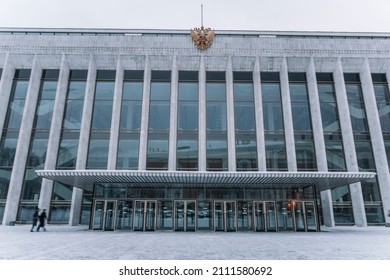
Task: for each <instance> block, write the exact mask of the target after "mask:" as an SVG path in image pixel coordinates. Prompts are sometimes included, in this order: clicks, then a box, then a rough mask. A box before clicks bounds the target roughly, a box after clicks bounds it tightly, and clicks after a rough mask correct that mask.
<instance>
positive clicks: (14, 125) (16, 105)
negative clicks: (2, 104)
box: [4, 99, 25, 129]
mask: <svg viewBox="0 0 390 280" xmlns="http://www.w3.org/2000/svg"><path fill="white" fill-rule="evenodd" d="M24 104H25V99H20V100H13V101H10V107H9V108H8V116H7V121H6V125H5V126H4V128H8V129H19V128H20V124H21V123H22V117H23V109H24Z"/></svg>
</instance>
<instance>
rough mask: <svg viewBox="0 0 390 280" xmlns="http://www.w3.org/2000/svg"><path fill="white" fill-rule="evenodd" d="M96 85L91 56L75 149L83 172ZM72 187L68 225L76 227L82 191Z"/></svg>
mask: <svg viewBox="0 0 390 280" xmlns="http://www.w3.org/2000/svg"><path fill="white" fill-rule="evenodd" d="M95 84H96V65H95V61H94V58H93V56H92V55H91V56H90V59H89V66H88V76H87V85H86V88H85V97H84V107H83V117H82V121H81V129H80V139H79V147H78V149H77V160H76V169H77V170H80V169H81V170H83V169H85V168H86V166H87V157H88V147H89V136H90V131H91V121H92V112H93V102H94V95H95ZM77 187H78V186H74V188H73V193H72V206H71V208H70V218H69V225H72V226H76V225H78V224H79V223H80V216H81V211H82V205H83V190H82V189H80V188H77Z"/></svg>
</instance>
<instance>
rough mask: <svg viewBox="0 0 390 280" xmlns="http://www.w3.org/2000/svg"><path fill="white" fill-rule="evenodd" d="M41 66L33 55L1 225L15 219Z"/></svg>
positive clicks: (32, 123) (35, 105) (35, 106)
mask: <svg viewBox="0 0 390 280" xmlns="http://www.w3.org/2000/svg"><path fill="white" fill-rule="evenodd" d="M41 75H42V67H41V65H40V63H39V61H38V58H37V57H36V56H35V57H34V60H33V65H32V69H31V76H30V81H29V84H28V89H27V98H26V103H25V104H24V109H23V121H22V123H21V126H20V132H19V138H18V144H17V146H16V153H15V160H14V164H13V168H12V173H11V179H10V184H9V189H8V196H7V203H6V205H5V210H4V216H3V225H9V224H10V222H13V221H15V220H16V215H17V213H18V206H19V201H20V195H21V192H22V187H23V181H24V176H23V175H22V176H21V173H23V172H24V170H25V168H26V161H27V156H28V151H29V146H30V145H29V144H30V141H31V132H32V128H33V125H34V117H35V110H36V108H37V101H38V94H39V86H40V78H41Z"/></svg>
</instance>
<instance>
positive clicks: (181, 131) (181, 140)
mask: <svg viewBox="0 0 390 280" xmlns="http://www.w3.org/2000/svg"><path fill="white" fill-rule="evenodd" d="M198 76H199V75H198V72H197V71H179V92H178V111H177V151H176V155H177V157H176V158H177V163H176V169H177V170H194V171H195V170H198V130H199V125H198V119H199V117H198V116H199V84H198Z"/></svg>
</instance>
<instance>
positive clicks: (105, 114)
mask: <svg viewBox="0 0 390 280" xmlns="http://www.w3.org/2000/svg"><path fill="white" fill-rule="evenodd" d="M111 116H112V101H95V105H94V109H93V117H92V129H107V130H108V129H110V128H111Z"/></svg>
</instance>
